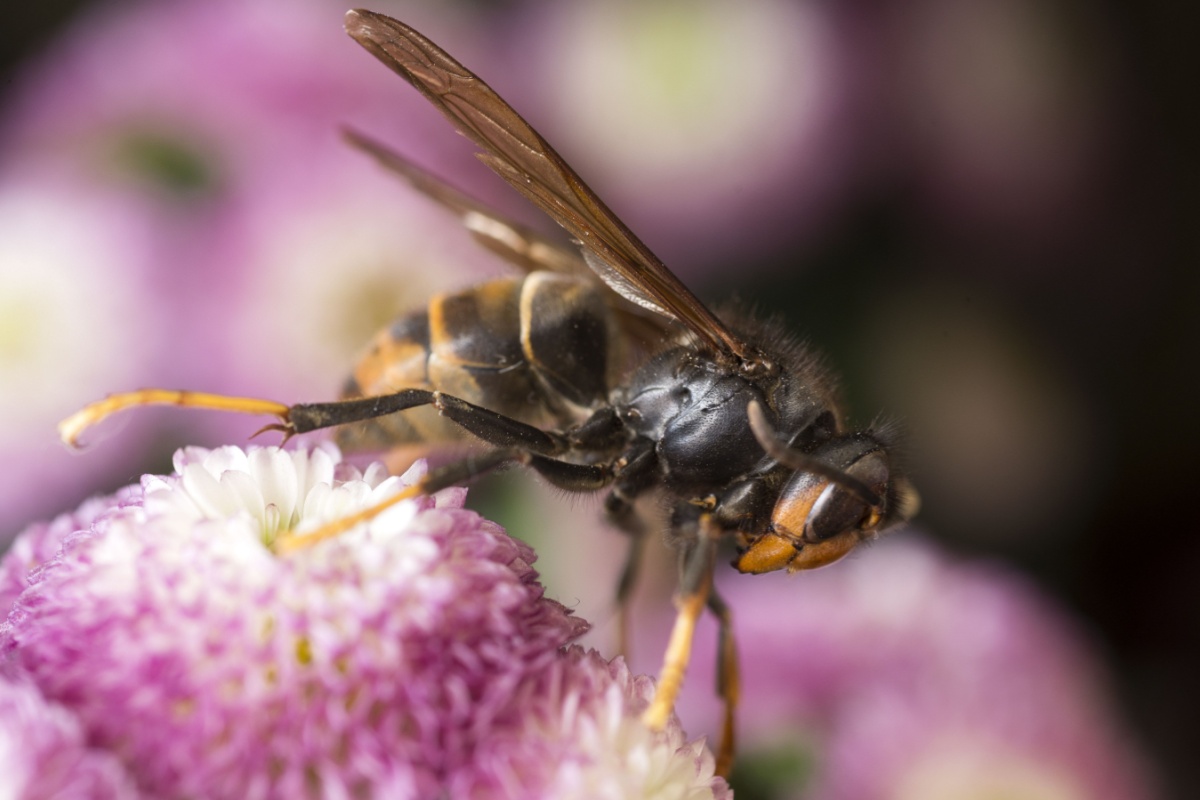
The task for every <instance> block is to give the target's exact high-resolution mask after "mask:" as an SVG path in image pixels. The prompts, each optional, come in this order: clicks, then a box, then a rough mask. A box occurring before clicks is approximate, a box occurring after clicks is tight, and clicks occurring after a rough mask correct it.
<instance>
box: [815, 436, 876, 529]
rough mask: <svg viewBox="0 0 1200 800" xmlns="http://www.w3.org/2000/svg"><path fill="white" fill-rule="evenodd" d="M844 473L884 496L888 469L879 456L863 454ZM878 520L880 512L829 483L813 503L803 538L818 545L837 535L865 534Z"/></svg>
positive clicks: (852, 494) (852, 493)
mask: <svg viewBox="0 0 1200 800" xmlns="http://www.w3.org/2000/svg"><path fill="white" fill-rule="evenodd" d="M846 474H847V475H849V476H851V477H853V478H856V479H857V480H859V481H861V482H862V483H863V484H864V485H865V486H866V487H867V488H869V489H870V490H871V491H872V492H874V493H875V494H876V496H878V497H883V496H885V494H886V492H887V484H888V477H889V470H888V464H887V459H886V457H885V456H884V454H883V453H881V452H878V451H877V452H873V453H868V454H866V455H865V456H863V457H862V458H860V459H858V460H857V461H855V462H854V463H853V464H851V465H850V467H849V468H848V469H847V470H846ZM880 518H881V514H880V509H878V508H873V507H872V506H870V505H868V504H867V503H865V502H864V501H863V499H862V497H860V496H859V495H858V494H856V493H854V492H853V491H851V490H850V489H847V488H846V487H845V486H842V485H840V484H836V483H831V484H829V485H827V486H826V487H825V491H823V492H822V493H821V496H820V497H819V498H817V502H816V503H814V504H813V509H812V513H811V514H810V515H809V518H808V526H807V528H806V530H805V535H804V538H805V540H806V541H812V542H821V541H824V540H826V539H830V538H832V537H834V536H837V535H838V534H839V533H845V532H848V531H854V532H862V531H869V530H872V529H874V527H875V526H876V525H878V524H879V520H880Z"/></svg>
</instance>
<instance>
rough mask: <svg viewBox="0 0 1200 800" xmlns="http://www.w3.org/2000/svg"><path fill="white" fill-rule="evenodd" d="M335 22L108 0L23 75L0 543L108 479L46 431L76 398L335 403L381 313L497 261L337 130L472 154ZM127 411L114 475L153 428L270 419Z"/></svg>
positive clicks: (431, 152)
mask: <svg viewBox="0 0 1200 800" xmlns="http://www.w3.org/2000/svg"><path fill="white" fill-rule="evenodd" d="M389 7H391V8H393V10H395V8H396V7H397V4H395V3H392V4H391V5H390V6H389ZM341 14H342V9H340V8H334V7H331V6H328V5H327V4H324V3H321V2H315V0H314V1H312V2H294V1H292V0H249V1H246V0H211V1H206V2H198V1H197V0H168V1H167V2H143V3H126V4H111V5H100V6H97V7H95V8H93V9H91V10H90V11H89V12H88V13H86V14H85V15H84V16H82V17H80V18H79V19H78V20H76V22H75V23H74V24H73V25H72V26H71V27H70V28H69V29H68V30H67V31H66V32H65V33H64V34H63V35H62V36H61V37H60V38H59V39H58V40H57V41H56V42H54V43H53V44H52V45H51V46H50V47H49V49H48V50H47V51H46V52H45V53H44V54H43V55H42V56H41V57H40V58H39V59H38V60H36V61H35V62H33V63H31V64H30V65H28V66H27V68H26V69H25V71H24V74H23V75H22V76H21V78H20V80H19V81H18V83H17V85H16V86H15V87H14V89H13V92H12V94H11V96H12V102H11V103H10V105H9V107H8V108H6V109H4V111H3V117H2V118H0V289H2V290H3V291H2V292H0V310H4V312H5V313H4V315H3V319H4V326H3V330H0V383H3V385H4V386H5V392H4V394H3V397H2V399H0V404H2V406H3V411H4V412H5V414H6V417H5V418H6V419H7V420H9V422H10V424H8V425H6V426H5V428H4V431H3V432H0V454H5V455H9V456H15V455H17V454H20V456H21V457H22V460H23V463H25V464H26V465H27V467H26V468H25V469H24V470H22V471H21V472H20V474H19V475H18V476H17V480H15V481H9V482H7V483H6V486H5V488H4V489H2V490H0V509H2V511H0V546H2V543H3V541H4V540H5V539H7V538H8V535H9V534H11V533H12V532H15V530H17V529H18V528H19V527H20V526H21V525H23V524H24V523H25V522H26V521H27V520H28V519H30V518H31V517H33V516H34V515H46V514H50V513H53V512H54V511H56V510H58V509H60V508H62V507H64V506H65V505H67V504H68V503H76V502H78V498H79V497H81V496H84V495H86V494H87V493H88V492H90V491H95V490H97V489H111V488H112V487H111V486H104V485H103V484H102V483H100V482H99V477H98V475H97V473H96V471H95V467H94V466H92V465H93V464H95V463H96V462H94V461H93V462H88V463H84V460H82V459H70V458H68V457H67V456H66V454H65V452H64V451H63V450H62V448H61V447H60V446H59V445H58V443H57V441H55V431H54V426H55V423H56V422H57V421H58V420H59V419H61V418H62V417H64V416H65V415H66V414H68V413H70V412H72V411H74V410H75V409H77V408H78V407H80V406H81V405H82V404H84V403H86V402H88V401H90V400H94V399H98V398H99V397H101V396H103V395H104V394H106V393H109V392H114V391H121V390H126V389H131V388H137V387H140V386H153V385H159V386H168V387H171V388H177V387H186V388H195V389H203V390H208V391H223V392H233V393H239V394H265V395H269V396H274V397H279V398H281V399H286V400H290V401H301V400H319V399H329V398H332V397H333V396H335V395H336V393H337V390H338V388H339V387H340V386H341V383H342V381H343V378H344V376H345V375H346V374H348V372H349V371H350V368H351V366H352V363H353V360H354V358H355V356H356V354H357V353H358V352H359V351H360V349H361V348H363V347H364V346H365V344H366V342H367V341H368V339H369V338H370V336H371V334H372V333H373V332H374V330H375V329H376V328H378V327H381V326H383V325H385V324H386V323H387V322H388V321H390V319H391V318H392V317H393V316H395V315H397V314H399V313H401V312H403V311H407V310H409V309H410V308H412V307H413V306H415V305H418V304H420V303H421V302H423V301H424V300H426V299H427V298H428V296H429V295H430V294H432V293H433V292H434V291H435V290H439V289H446V288H450V287H454V286H459V285H462V284H466V283H470V282H473V281H474V280H477V278H478V275H479V274H481V272H483V271H484V270H485V269H496V267H495V265H494V261H493V259H492V258H491V257H490V256H489V255H488V254H485V253H483V252H482V251H481V250H480V249H479V248H478V247H476V246H475V245H474V243H473V242H472V241H471V240H470V237H469V236H467V235H466V234H465V233H464V232H463V231H462V230H461V226H460V225H459V224H458V223H457V221H456V220H454V219H452V218H451V217H450V216H449V215H447V214H445V213H444V212H441V211H440V210H438V209H435V208H433V207H432V204H430V203H428V202H427V201H425V200H424V199H421V198H418V197H416V196H415V195H414V193H412V192H411V191H410V190H408V189H407V188H406V187H404V186H402V185H401V184H400V183H399V182H398V181H396V180H394V179H393V178H392V177H391V176H388V175H387V174H385V173H384V172H383V171H382V170H381V169H380V168H378V167H377V166H375V165H374V164H373V163H372V162H371V161H370V160H369V159H368V158H366V157H365V156H363V155H361V154H359V153H356V152H353V151H352V150H351V149H350V148H349V147H348V146H347V145H345V144H344V143H343V142H342V141H341V140H340V138H339V133H338V129H339V126H340V125H342V124H347V123H350V124H354V125H356V126H358V127H360V128H362V129H364V130H367V131H368V132H371V133H373V134H375V135H376V136H378V137H380V138H383V139H385V140H387V141H389V142H391V143H393V144H394V145H395V146H396V147H397V148H398V149H400V150H402V151H406V152H410V153H412V154H414V155H415V156H419V157H421V158H422V159H424V160H427V161H428V163H430V164H431V166H433V167H435V168H438V167H440V168H441V171H443V172H446V171H447V170H446V169H445V166H446V164H445V163H444V159H442V158H441V156H442V155H443V154H445V153H447V152H448V151H452V150H453V147H452V146H447V144H448V143H449V144H450V145H461V143H460V142H457V141H455V140H457V139H459V138H460V137H456V136H454V134H453V133H452V131H451V130H450V129H449V128H448V127H446V126H445V124H444V123H441V121H440V120H434V119H433V117H435V116H436V115H435V114H434V113H433V112H432V111H430V110H429V109H427V108H425V106H426V105H427V104H426V103H425V101H424V100H423V99H421V98H420V97H419V96H418V95H417V94H416V93H415V92H412V91H411V90H409V89H408V88H407V87H405V86H404V85H403V83H402V82H401V81H399V80H398V79H397V78H396V77H395V76H394V75H392V74H390V73H389V72H388V71H387V70H386V69H383V68H382V67H381V66H380V65H379V64H378V63H377V62H375V60H374V59H372V58H371V57H370V56H369V55H367V54H366V53H363V52H362V51H361V48H360V47H358V46H357V45H355V44H354V43H353V41H351V40H350V39H348V38H347V37H346V36H345V34H344V33H343V31H342V28H341ZM420 15H421V17H422V19H423V20H424V22H431V19H430V18H431V16H432V19H434V20H440V21H444V23H445V25H444V27H445V28H446V29H447V30H450V31H463V30H469V29H467V28H466V26H464V25H462V24H460V23H459V22H458V21H457V20H456V19H455V18H454V17H453V15H452V14H451V13H449V12H447V11H446V10H442V11H438V12H436V13H435V14H432V15H431V12H430V11H429V10H428V8H425V10H424V11H421V12H420ZM461 35H466V34H461ZM416 109H421V110H422V111H423V112H424V113H428V114H429V115H430V119H429V120H428V122H429V124H422V123H421V122H420V121H419V118H420V113H416V114H413V113H412V112H414V110H416ZM410 115H411V116H415V117H417V120H413V119H412V118H411V117H410ZM456 157H457V158H458V160H459V161H458V163H460V164H467V165H468V166H469V167H470V169H471V172H472V174H476V175H480V176H482V175H483V174H484V173H485V172H486V170H483V169H482V168H480V167H479V166H478V164H476V163H475V162H474V161H473V160H472V159H470V158H469V156H467V152H466V151H465V150H464V151H463V152H461V153H457V154H456ZM448 171H449V172H450V173H453V172H454V171H455V170H454V169H450V170H448ZM115 287H120V288H119V289H117V288H115ZM10 304H12V305H13V308H12V309H10V308H9V305H10ZM298 320H299V321H300V323H299V324H298V323H297V321H298ZM136 416H137V417H138V419H137V420H136V421H134V422H132V423H131V430H123V431H122V434H121V436H120V437H116V438H119V439H120V442H119V443H118V444H119V446H121V447H122V448H123V449H122V450H121V451H115V452H120V453H121V454H122V456H123V457H124V458H125V459H126V462H125V464H126V465H127V466H126V467H125V468H123V469H121V470H119V471H118V472H120V473H121V474H124V475H130V474H137V473H138V472H141V471H144V470H145V469H146V468H147V467H148V466H149V465H150V464H152V463H156V462H154V461H152V460H151V459H165V456H166V453H169V449H168V448H169V447H170V445H168V447H167V448H164V447H162V446H161V445H157V444H155V440H156V439H158V438H160V437H161V438H168V439H169V440H173V441H179V440H180V439H181V438H182V439H183V440H193V441H210V442H215V441H227V440H229V438H230V437H242V436H246V435H248V434H249V433H250V432H251V431H253V430H254V429H255V428H256V427H257V425H256V424H255V423H254V422H247V421H246V420H245V419H242V418H232V417H226V416H219V415H203V414H194V415H187V414H184V415H180V414H179V413H178V412H174V411H172V412H161V413H159V412H144V413H141V414H139V415H136ZM167 426H172V429H173V432H172V433H171V434H170V436H169V437H162V434H163V432H164V430H167V429H168V428H167ZM183 429H187V430H188V431H190V433H189V434H183V433H181V431H182V430H183ZM114 463H115V462H110V463H109V464H108V467H109V471H108V475H109V476H112V475H114V474H116V473H115V472H114V470H113V469H112V467H113V466H114ZM51 474H53V475H54V476H55V480H54V481H49V482H48V481H46V478H47V477H48V476H49V475H51ZM34 486H40V487H43V488H42V491H38V492H33V491H31V489H32V487H34ZM46 487H54V489H55V490H56V491H58V492H61V494H60V495H58V496H52V494H51V492H49V491H47V490H46Z"/></svg>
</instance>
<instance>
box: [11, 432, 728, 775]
mask: <svg viewBox="0 0 1200 800" xmlns="http://www.w3.org/2000/svg"><path fill="white" fill-rule="evenodd" d="M175 468H176V470H175V473H174V474H173V475H170V476H146V477H144V478H143V479H142V481H141V484H140V485H139V486H136V487H130V488H129V489H126V490H123V491H122V492H121V493H118V495H117V496H115V497H114V498H111V499H110V500H109V501H98V502H97V503H95V504H92V505H89V506H88V507H86V508H84V509H82V510H81V511H80V512H78V513H77V514H76V515H74V516H65V517H61V518H59V519H58V520H56V521H55V522H53V523H51V524H50V525H46V526H35V527H34V528H31V529H30V531H29V532H28V534H27V535H26V536H23V537H22V543H21V545H20V549H19V550H16V551H14V553H17V552H19V553H21V554H22V555H21V556H20V557H19V559H14V561H15V562H16V563H15V564H14V563H13V562H6V565H5V571H4V573H3V575H4V576H5V577H4V583H5V586H6V587H7V588H6V591H8V592H9V595H10V596H11V593H12V583H13V575H14V574H16V573H18V572H19V568H20V566H22V565H29V564H31V563H35V562H40V564H39V565H38V566H35V567H34V568H33V569H32V571H31V572H29V573H28V575H27V578H26V579H27V581H28V586H27V587H26V588H25V589H24V590H23V591H22V592H21V593H20V595H19V596H18V597H17V598H16V600H15V601H13V602H12V603H11V606H12V608H11V610H10V611H9V615H8V620H7V622H6V623H4V625H3V626H0V652H2V653H3V655H4V659H5V660H4V664H5V669H6V671H7V672H8V673H9V674H12V675H16V676H18V677H19V678H20V679H21V680H25V681H28V682H29V683H30V684H31V685H32V686H34V687H36V689H37V690H38V691H39V692H40V694H41V696H42V698H44V699H45V701H46V702H48V703H53V704H58V705H60V706H61V707H62V708H64V709H65V710H66V712H67V713H69V714H71V715H73V716H74V718H75V719H77V720H78V724H79V726H80V729H81V730H82V731H83V735H84V736H85V738H86V741H87V742H89V743H91V744H92V745H93V746H95V747H96V748H98V749H100V750H102V751H104V752H107V753H110V754H112V755H113V756H115V758H116V759H117V760H118V761H119V762H120V764H121V765H123V767H124V769H125V770H127V771H128V773H129V774H130V775H131V776H132V778H133V780H134V781H135V782H136V785H137V787H138V789H139V790H140V791H142V792H144V793H145V794H147V795H151V796H205V797H245V796H264V797H265V796H302V797H303V796H330V795H348V796H390V797H430V796H436V795H438V794H439V793H440V792H443V791H447V790H452V791H450V794H452V795H453V796H456V797H457V796H476V797H485V796H486V797H491V796H504V795H507V796H521V797H537V796H545V797H552V796H553V797H559V796H570V794H571V792H572V791H574V792H575V793H576V794H575V796H597V795H596V794H595V793H594V792H593V791H592V790H593V789H594V788H595V787H600V788H601V789H602V790H603V791H607V792H608V793H609V794H611V793H612V791H614V790H613V789H611V787H614V786H622V787H625V788H628V787H631V786H633V787H638V788H639V791H637V792H634V793H633V794H632V795H630V796H643V797H713V796H721V793H722V792H723V791H725V785H724V782H723V781H721V780H720V779H715V778H713V775H712V758H711V756H710V755H709V754H708V753H707V751H706V750H705V749H704V747H703V744H702V743H700V742H692V743H688V742H686V741H685V740H684V736H683V733H682V730H681V729H680V728H679V725H678V722H677V721H675V722H673V723H672V726H671V727H669V728H668V729H667V730H666V731H664V732H661V733H654V732H651V731H649V730H648V729H646V728H645V727H644V726H642V725H641V723H640V720H639V719H638V716H637V714H638V712H639V711H640V710H641V708H642V707H644V705H645V704H646V702H647V700H648V696H647V692H648V691H649V683H648V681H647V680H646V679H644V678H631V677H630V676H629V674H628V671H627V670H626V669H625V668H624V665H623V664H622V663H621V662H619V661H615V662H607V661H605V660H604V659H602V658H600V657H599V656H598V655H596V654H594V653H585V652H584V651H582V650H581V649H579V648H572V649H569V650H565V651H564V650H562V649H561V648H563V647H564V646H565V645H567V644H568V643H570V642H571V641H572V640H573V639H575V638H576V637H577V636H579V635H580V634H581V633H582V632H583V631H584V630H585V629H586V627H587V623H586V622H584V621H583V620H581V619H579V618H577V617H575V616H573V615H572V614H571V613H570V612H569V611H568V610H567V609H566V608H564V607H563V606H562V605H560V604H558V603H556V602H554V601H552V600H549V599H547V598H546V597H545V596H544V591H543V589H542V587H541V585H540V583H539V582H538V580H537V574H536V572H534V570H533V568H532V566H531V564H532V562H533V560H534V558H535V556H534V553H533V551H532V550H531V549H530V548H529V547H528V546H527V545H525V544H523V543H521V542H519V541H517V540H515V539H512V538H509V537H508V536H507V535H505V534H504V532H503V531H502V530H500V529H499V528H498V527H497V526H496V525H495V524H493V523H490V522H487V521H486V520H483V519H482V518H480V517H479V516H478V515H476V514H475V513H473V512H471V511H468V510H465V509H464V508H463V507H462V502H463V499H464V496H465V490H464V489H460V488H451V489H447V490H444V491H442V492H439V493H437V494H436V495H434V496H431V497H419V498H417V499H413V500H408V501H405V502H402V503H399V504H397V505H395V506H393V507H391V508H389V509H388V510H387V511H385V512H383V513H381V514H380V515H378V516H377V517H375V518H374V519H373V520H372V521H371V522H369V523H366V524H363V525H360V526H358V527H356V528H355V529H353V530H351V531H350V532H348V533H346V534H344V535H342V536H339V537H335V538H333V539H330V540H327V541H323V542H321V543H319V544H316V545H313V546H311V547H308V548H302V549H300V550H298V551H297V552H295V553H292V554H290V555H287V556H277V555H276V554H274V553H273V552H272V550H271V549H270V546H269V545H270V544H271V543H272V542H273V541H274V540H275V538H276V537H277V536H278V534H279V533H280V532H281V531H284V530H289V529H290V530H297V531H304V530H306V529H311V528H312V527H314V526H320V525H321V524H322V523H323V522H328V521H332V520H336V519H339V518H341V517H344V516H345V515H347V514H348V513H352V512H354V511H357V510H360V509H362V508H366V507H369V506H371V505H374V504H376V503H378V502H379V501H380V500H382V499H384V498H386V497H388V496H390V495H391V494H393V493H394V492H396V491H398V490H399V489H400V488H401V487H403V486H406V485H411V484H412V483H413V482H414V481H417V480H419V478H420V477H421V475H422V473H423V470H424V466H423V464H418V465H416V466H414V467H413V468H412V469H411V470H410V471H409V472H408V473H406V475H405V476H403V477H401V478H397V477H388V476H387V475H386V473H385V472H384V470H383V469H382V467H380V466H378V465H373V466H370V467H368V468H366V469H365V470H364V471H359V470H358V469H356V468H354V467H351V466H349V465H347V464H344V463H341V461H340V455H339V454H338V452H337V451H336V449H335V448H333V447H332V446H329V445H323V446H319V447H317V448H315V449H313V450H311V451H306V450H294V451H288V450H282V449H279V448H273V447H272V448H251V449H249V450H241V449H239V448H235V447H224V448H220V449H217V450H205V449H201V448H187V449H184V450H181V451H179V452H178V453H177V454H176V456H175ZM76 525H83V526H86V527H83V528H79V529H77V530H73V531H71V529H72V528H74V527H75V526H76ZM67 531H71V532H67ZM56 542H57V548H55V543H56ZM52 549H54V551H55V554H54V555H53V557H50V558H49V559H48V560H46V559H47V554H48V553H49V552H50V551H51V550H52ZM547 754H549V756H550V758H549V760H546V759H545V758H544V756H546V755H547ZM535 767H536V768H535ZM610 768H611V769H616V770H617V775H616V776H611V775H610V776H607V777H606V774H607V771H608V770H609V769H610ZM559 788H561V789H562V790H563V791H562V792H560V791H559Z"/></svg>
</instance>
